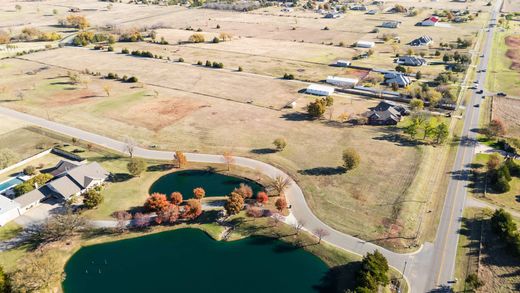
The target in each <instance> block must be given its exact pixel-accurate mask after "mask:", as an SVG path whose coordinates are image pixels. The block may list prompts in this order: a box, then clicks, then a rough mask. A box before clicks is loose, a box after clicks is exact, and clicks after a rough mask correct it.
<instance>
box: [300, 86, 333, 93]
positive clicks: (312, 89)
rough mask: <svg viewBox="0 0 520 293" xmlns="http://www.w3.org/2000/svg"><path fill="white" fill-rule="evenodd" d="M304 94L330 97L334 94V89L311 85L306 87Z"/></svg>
mask: <svg viewBox="0 0 520 293" xmlns="http://www.w3.org/2000/svg"><path fill="white" fill-rule="evenodd" d="M305 92H306V93H308V94H311V95H317V96H330V95H332V94H333V93H334V88H333V87H330V86H325V85H319V84H311V85H309V86H308V87H307V89H306V90H305Z"/></svg>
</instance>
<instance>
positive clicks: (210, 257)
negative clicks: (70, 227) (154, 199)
mask: <svg viewBox="0 0 520 293" xmlns="http://www.w3.org/2000/svg"><path fill="white" fill-rule="evenodd" d="M327 270H328V268H327V266H326V265H325V263H323V262H322V261H321V260H320V259H319V258H318V257H316V256H315V255H313V254H311V253H308V252H306V251H305V250H303V249H297V248H295V247H293V246H290V245H288V244H286V243H285V242H282V241H280V240H276V239H271V238H266V237H250V238H246V239H243V240H239V241H232V242H224V241H215V240H213V239H211V238H210V237H209V236H207V235H206V234H205V233H204V232H202V231H200V230H198V229H180V230H176V231H169V232H162V233H158V234H152V235H148V236H143V237H138V238H133V239H127V240H121V241H116V242H110V243H104V244H99V245H93V246H87V247H84V248H81V249H80V250H79V251H78V252H77V253H75V254H74V255H73V256H72V258H71V259H70V260H69V262H68V263H67V265H66V266H65V272H66V279H65V281H64V282H63V289H64V291H65V292H67V293H81V292H85V293H87V292H88V293H92V292H190V293H197V292H200V293H208V292H226V293H233V292H237V293H238V292H240V293H243V292H248V293H253V292H259V293H260V292H261V293H265V292H284V293H287V292H299V293H304V292H316V290H315V285H319V284H320V281H321V279H322V277H323V276H324V275H325V274H326V272H327Z"/></svg>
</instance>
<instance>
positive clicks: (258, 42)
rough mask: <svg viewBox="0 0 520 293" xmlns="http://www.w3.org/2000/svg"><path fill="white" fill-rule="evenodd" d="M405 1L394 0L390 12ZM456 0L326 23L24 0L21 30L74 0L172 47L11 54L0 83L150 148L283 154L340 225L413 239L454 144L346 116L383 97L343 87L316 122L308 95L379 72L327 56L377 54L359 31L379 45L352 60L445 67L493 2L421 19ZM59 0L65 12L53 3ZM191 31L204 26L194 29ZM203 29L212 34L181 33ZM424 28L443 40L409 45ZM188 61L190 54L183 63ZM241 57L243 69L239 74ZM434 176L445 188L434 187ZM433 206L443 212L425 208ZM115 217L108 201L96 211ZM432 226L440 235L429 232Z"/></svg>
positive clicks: (316, 18) (432, 70)
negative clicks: (444, 17) (308, 110)
mask: <svg viewBox="0 0 520 293" xmlns="http://www.w3.org/2000/svg"><path fill="white" fill-rule="evenodd" d="M396 3H397V2H395V1H390V2H387V4H385V5H386V6H387V7H388V8H391V7H392V6H394V5H395V4H396ZM399 3H402V2H401V1H400V2H399ZM446 3H447V1H438V2H424V3H423V2H419V1H409V2H406V1H405V2H404V5H405V6H408V7H410V6H415V7H416V8H417V10H418V11H417V15H416V16H413V17H412V16H406V15H405V14H403V13H378V14H376V15H366V14H365V13H364V12H359V11H349V12H348V13H347V14H345V15H344V16H343V17H341V18H339V19H325V18H323V17H322V15H320V14H318V13H315V12H312V11H300V10H296V11H295V12H291V13H289V14H284V13H281V12H280V7H269V8H262V9H258V10H255V11H252V12H248V13H239V12H230V11H218V10H206V9H187V8H183V7H179V6H172V7H162V6H156V5H150V6H143V5H129V4H122V3H114V4H113V6H112V8H111V9H108V8H107V4H108V3H105V2H98V1H86V0H82V1H79V0H78V1H43V2H37V3H36V2H34V3H33V2H27V3H23V5H22V6H23V7H22V9H21V10H20V11H15V10H13V8H3V9H2V10H0V18H1V17H2V16H4V15H5V17H6V18H5V19H6V25H8V26H13V27H14V30H15V31H16V29H18V30H21V29H22V28H23V27H24V26H27V25H31V26H34V27H38V28H40V29H41V30H52V28H53V25H55V24H56V23H57V22H58V20H59V19H60V18H64V17H66V16H67V12H66V11H65V10H66V9H65V8H64V5H65V6H76V7H79V8H80V9H81V10H82V11H81V14H82V15H85V16H86V17H87V19H88V20H89V21H90V23H91V27H92V28H93V30H95V28H96V26H97V27H99V29H100V30H101V28H102V27H105V26H106V25H110V26H111V27H115V28H114V29H113V30H112V31H111V32H117V31H125V30H129V29H131V28H138V29H139V28H141V29H142V28H143V27H144V26H148V31H149V30H150V28H151V27H153V28H154V29H155V30H156V33H157V38H158V39H160V38H161V37H164V39H165V40H166V41H168V42H169V44H168V45H159V44H152V43H150V42H149V40H147V41H146V42H135V43H127V42H124V43H123V42H118V43H115V44H114V45H113V47H114V51H113V52H106V51H101V50H94V49H93V48H92V46H90V47H85V48H78V47H68V46H66V47H64V48H58V49H53V50H47V51H43V52H37V53H32V54H27V55H23V56H19V57H17V58H11V59H4V60H1V61H0V75H1V76H2V79H1V80H0V88H5V90H3V91H2V92H1V93H0V96H1V98H0V100H1V102H0V105H1V106H4V107H10V108H13V109H16V110H20V111H24V112H28V113H31V114H34V115H38V116H41V117H44V118H46V119H51V120H55V121H58V122H63V123H66V124H68V125H72V126H75V127H78V128H82V129H86V130H89V131H93V132H96V133H100V134H104V135H107V136H110V137H114V138H117V139H124V138H126V137H131V138H133V139H135V140H136V141H137V142H138V143H139V144H140V145H142V146H144V147H149V146H151V145H154V146H157V147H158V148H160V149H170V150H182V151H191V152H204V153H224V152H226V151H230V152H232V153H233V154H236V155H242V156H248V157H253V158H256V159H259V160H262V161H266V162H269V163H272V164H274V165H277V166H280V167H281V168H282V169H284V170H285V171H287V172H289V173H290V174H291V175H292V176H293V177H294V178H295V179H296V180H297V181H298V183H299V184H300V185H301V186H302V187H303V189H304V191H305V196H306V198H307V201H308V203H309V205H310V206H311V208H312V209H313V211H314V212H315V213H316V214H317V215H318V217H320V218H321V219H322V220H324V221H325V222H327V223H328V224H329V225H331V226H332V227H334V228H336V229H338V230H341V231H345V232H348V233H350V234H353V235H357V236H359V237H361V238H363V239H367V240H371V241H375V242H378V243H382V244H384V245H386V246H389V247H393V248H396V249H404V248H407V247H409V246H413V245H415V244H417V243H416V241H415V239H414V238H415V236H417V235H420V236H421V237H423V236H422V234H421V233H418V228H419V227H420V226H421V225H422V227H423V228H424V227H426V229H432V230H433V229H434V227H435V219H436V213H437V212H438V211H440V209H436V207H438V206H439V203H442V202H443V196H444V193H445V192H444V191H445V190H444V188H445V186H444V185H443V184H444V183H443V182H442V178H443V175H444V174H445V172H444V171H445V169H446V162H445V160H442V159H441V160H439V159H438V158H446V156H448V155H447V148H448V147H447V146H446V147H433V146H429V145H422V144H417V143H413V142H410V141H408V140H406V139H404V138H403V137H402V136H401V135H400V131H399V130H398V129H396V128H393V127H370V126H353V125H351V124H347V123H342V122H341V119H340V116H344V117H357V116H359V115H360V114H362V113H364V112H365V111H367V110H368V108H369V107H372V106H375V105H376V104H377V103H378V100H375V99H368V98H364V97H354V96H350V95H346V94H341V95H335V96H334V106H333V107H331V108H329V110H328V112H327V113H326V114H325V115H324V118H323V119H320V120H316V121H312V120H309V119H308V116H307V115H305V114H304V112H305V107H306V105H307V104H308V103H309V102H310V101H313V100H314V99H315V97H311V96H308V95H305V94H302V93H300V92H301V90H302V89H304V88H306V87H307V85H308V83H307V82H305V81H312V82H318V81H322V80H324V79H326V77H327V76H328V75H340V76H345V77H357V78H360V79H363V78H365V77H366V76H367V75H368V70H363V69H356V70H354V69H351V68H348V69H347V68H338V67H332V66H330V64H331V63H334V62H335V61H336V60H337V59H345V60H351V59H352V58H353V57H354V56H357V55H359V54H361V53H366V52H368V49H359V48H351V47H350V45H351V44H353V43H355V42H357V41H359V40H366V41H375V42H376V43H377V44H376V46H375V47H374V48H373V54H372V56H370V57H369V58H367V59H360V60H356V61H354V62H353V63H354V64H355V65H359V66H363V67H376V68H381V69H393V68H395V66H396V64H395V63H394V62H393V59H394V57H395V56H396V54H397V53H399V54H405V53H407V51H408V49H412V50H413V51H415V52H413V53H416V54H419V53H420V52H423V53H424V55H425V58H428V59H429V61H430V62H432V61H433V62H434V63H435V62H437V63H439V62H440V61H441V58H442V55H437V56H436V55H435V54H434V53H435V51H436V50H440V51H442V52H444V50H445V49H441V48H438V44H439V43H441V42H454V41H456V40H457V38H461V39H466V38H473V37H474V36H475V34H476V33H477V32H478V30H479V29H480V28H481V26H482V24H483V23H484V21H485V20H486V17H487V12H486V11H487V10H489V8H488V7H487V6H485V4H486V2H485V1H475V2H469V3H464V4H461V3H452V2H450V7H451V5H452V4H453V7H454V8H459V9H465V8H466V7H469V10H470V11H471V13H473V14H474V13H477V12H478V11H479V10H482V12H479V15H478V16H476V17H475V19H474V20H473V21H470V22H467V23H461V24H458V23H450V24H449V25H450V26H451V27H442V26H440V27H416V26H415V24H416V23H417V22H419V21H421V20H422V19H423V18H425V17H427V16H429V15H430V14H432V13H433V12H434V11H435V10H436V9H442V8H444V6H443V5H446ZM14 4H15V2H13V5H12V6H13V7H14ZM55 7H56V9H58V10H59V11H58V13H57V14H54V13H53V9H54V8H55ZM49 14H50V15H49ZM135 15H139V17H137V18H136V17H135ZM386 20H396V21H401V26H400V28H398V29H387V28H377V26H380V25H381V23H382V22H383V21H386ZM189 27H191V29H193V30H186V28H189ZM217 27H220V28H217ZM199 28H200V30H201V32H200V33H201V34H203V35H204V36H205V40H206V41H205V42H204V43H197V44H191V43H190V44H186V43H184V42H186V41H187V40H188V38H189V37H190V36H191V35H192V34H194V33H196V31H197V30H198V29H199ZM325 28H327V29H325ZM375 28H377V29H378V30H379V32H371V31H373V30H374V29H375ZM60 29H61V28H60ZM222 32H225V33H228V34H230V35H231V40H228V41H223V42H219V43H211V42H210V41H211V39H212V38H213V37H215V36H217V35H219V34H220V33H222ZM394 32H395V33H396V35H392V38H393V37H396V36H398V37H399V39H400V40H401V42H400V43H399V42H398V41H393V40H392V41H387V42H385V41H384V40H383V35H384V34H390V33H394ZM417 32H420V33H417ZM62 33H63V35H65V33H66V32H62ZM421 35H429V36H431V37H432V38H433V39H434V40H435V41H434V44H433V45H431V48H430V47H424V48H421V49H417V48H410V47H409V46H408V45H406V43H408V42H409V41H411V40H413V39H415V38H417V37H420V36H421ZM179 42H180V44H179ZM123 48H128V49H129V50H130V51H132V50H146V51H150V52H152V53H153V54H156V55H161V56H163V59H155V58H142V57H134V56H129V55H127V54H121V53H120V52H121V49H123ZM468 50H469V49H463V50H460V52H462V53H465V52H467V51H468ZM168 58H169V59H170V60H168ZM179 58H183V59H184V62H178V59H179ZM206 60H209V61H212V62H213V61H215V62H222V63H223V64H224V68H223V69H213V68H207V67H204V66H198V65H196V63H197V61H202V62H205V61H206ZM239 67H242V69H243V71H241V72H239V71H238V68H239ZM444 67H445V64H433V65H430V66H427V67H421V68H413V69H411V71H412V72H416V71H421V72H423V73H424V74H425V75H427V76H428V77H429V78H433V77H434V76H435V75H436V74H437V73H439V72H441V71H443V70H444ZM85 70H88V72H89V74H86V71H85ZM69 72H70V73H69ZM77 72H84V73H80V77H81V81H80V82H73V81H71V78H70V75H71V74H73V73H77ZM92 72H93V73H97V72H99V73H100V76H97V75H95V74H94V75H92V74H90V73H92ZM108 73H115V74H118V75H119V76H124V75H126V76H128V77H130V76H135V77H137V78H138V79H139V82H137V83H123V82H120V81H115V80H108V79H104V78H102V77H103V76H105V75H107V74H108ZM285 73H291V74H293V75H294V77H295V79H296V80H282V79H280V78H281V77H282V76H283V75H284V74H285ZM372 74H375V73H372ZM4 77H5V78H4ZM291 102H296V105H295V108H294V109H285V108H284V107H285V106H287V105H288V104H290V103H291ZM42 109H44V110H42ZM0 127H1V126H0ZM7 131H8V129H7V128H6V132H7ZM278 137H284V138H285V139H286V140H287V142H288V145H287V148H286V149H285V150H284V151H282V152H276V151H274V150H273V146H272V142H273V140H274V139H276V138H278ZM347 147H352V148H354V149H356V150H357V151H358V152H359V153H360V154H361V164H360V166H359V168H357V169H355V170H354V171H350V172H346V173H345V172H343V171H342V170H341V169H340V168H338V166H340V165H341V163H342V162H341V153H342V151H343V150H344V149H345V148H347ZM121 166H123V167H124V164H123V165H121ZM121 166H119V167H118V168H123V167H121ZM432 174H433V175H432ZM132 180H133V179H132ZM432 185H435V186H437V188H435V189H432V188H427V187H428V186H432ZM127 192H128V193H138V194H139V196H138V197H136V198H135V201H133V200H130V201H129V202H128V203H125V204H126V205H125V206H132V205H134V204H137V203H138V202H140V201H142V199H143V198H144V196H146V192H147V190H146V189H143V188H134V189H129V190H127ZM106 200H107V202H112V203H114V202H117V203H119V204H121V201H120V198H118V199H117V200H116V199H114V200H113V201H112V199H111V198H110V196H107V199H106ZM121 205H122V204H121ZM113 206H115V204H114V205H111V208H112V207H113ZM431 209H434V212H433V213H426V211H428V210H431ZM100 210H102V209H100ZM109 214H110V210H109V209H108V208H107V209H106V210H103V211H102V212H100V213H99V214H96V215H92V216H93V217H95V218H104V217H108V216H109ZM425 223H427V224H428V225H425ZM426 234H427V235H428V237H431V236H432V235H434V233H431V231H430V233H426Z"/></svg>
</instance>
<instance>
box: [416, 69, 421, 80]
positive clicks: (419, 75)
mask: <svg viewBox="0 0 520 293" xmlns="http://www.w3.org/2000/svg"><path fill="white" fill-rule="evenodd" d="M415 78H416V79H417V80H419V79H421V78H422V72H420V71H417V73H416V74H415Z"/></svg>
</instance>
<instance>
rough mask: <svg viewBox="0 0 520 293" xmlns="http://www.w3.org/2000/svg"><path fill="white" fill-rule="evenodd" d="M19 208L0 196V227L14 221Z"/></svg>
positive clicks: (12, 201) (13, 202)
mask: <svg viewBox="0 0 520 293" xmlns="http://www.w3.org/2000/svg"><path fill="white" fill-rule="evenodd" d="M19 207H20V205H19V204H18V203H17V202H15V201H14V200H11V199H9V198H7V197H5V196H2V195H0V226H4V225H5V224H7V223H9V222H10V221H12V220H14V219H16V218H17V217H18V216H19V215H20V213H19V212H18V208H19Z"/></svg>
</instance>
